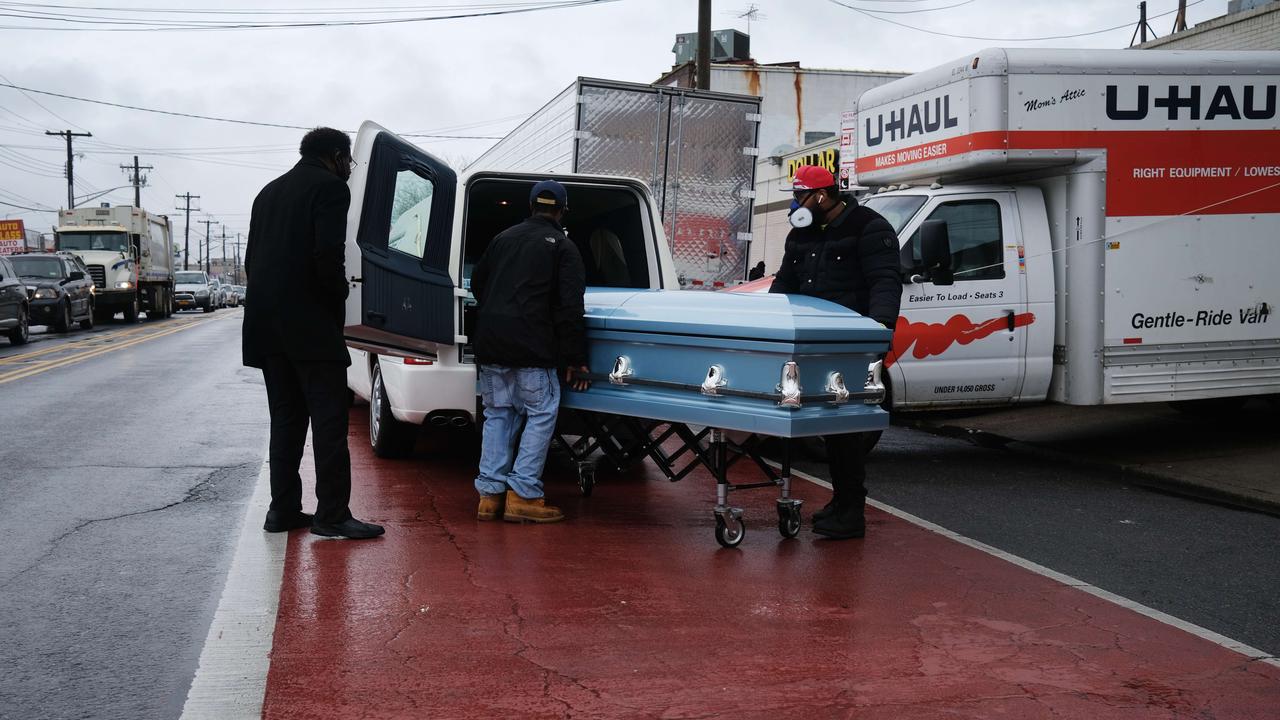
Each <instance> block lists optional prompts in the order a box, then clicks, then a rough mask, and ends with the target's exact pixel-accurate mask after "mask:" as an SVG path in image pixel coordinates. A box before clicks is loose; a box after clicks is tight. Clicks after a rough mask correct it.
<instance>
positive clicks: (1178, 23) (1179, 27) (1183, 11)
mask: <svg viewBox="0 0 1280 720" xmlns="http://www.w3.org/2000/svg"><path fill="white" fill-rule="evenodd" d="M1186 29H1187V0H1178V14H1177V15H1174V16H1173V31H1174V32H1176V33H1178V32H1182V31H1183V30H1186Z"/></svg>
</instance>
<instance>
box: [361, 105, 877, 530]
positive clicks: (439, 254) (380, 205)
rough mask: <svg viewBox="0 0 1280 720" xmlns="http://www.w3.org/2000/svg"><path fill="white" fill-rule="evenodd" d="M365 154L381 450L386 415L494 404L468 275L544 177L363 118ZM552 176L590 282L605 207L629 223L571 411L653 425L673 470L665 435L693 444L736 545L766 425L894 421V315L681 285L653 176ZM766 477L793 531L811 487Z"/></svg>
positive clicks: (651, 447)
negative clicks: (729, 474)
mask: <svg viewBox="0 0 1280 720" xmlns="http://www.w3.org/2000/svg"><path fill="white" fill-rule="evenodd" d="M354 155H355V159H356V162H357V165H356V172H355V174H353V176H352V179H351V185H352V204H351V211H350V215H349V216H348V230H347V233H348V237H347V271H348V274H349V275H350V278H349V279H350V286H351V290H350V295H349V297H348V300H347V307H346V324H345V335H346V339H347V345H348V348H349V351H350V354H351V356H352V367H351V369H350V371H349V373H348V383H349V385H350V387H351V388H352V390H353V391H354V392H355V393H356V394H357V395H359V396H361V397H365V398H367V399H369V401H370V438H371V441H372V442H373V443H374V447H375V449H376V448H377V447H378V443H379V440H378V437H379V436H378V433H380V432H385V431H386V429H387V428H386V427H375V426H377V425H379V424H382V423H387V422H389V421H396V422H399V423H400V424H401V425H405V424H407V423H406V422H405V420H406V419H408V420H409V421H410V422H412V421H413V420H415V419H416V420H418V421H419V422H420V421H421V420H420V419H421V418H431V417H448V418H465V419H466V420H470V419H471V417H472V413H476V415H478V413H477V411H476V372H475V362H474V359H473V358H472V357H471V355H470V345H469V341H468V338H467V336H466V334H465V332H466V329H467V328H468V327H469V325H470V323H471V322H472V313H473V310H472V306H471V299H470V297H469V293H468V292H467V289H466V288H467V287H468V286H469V279H470V271H471V267H472V266H473V264H474V261H475V260H476V259H478V257H479V256H480V254H481V253H482V252H483V248H484V247H485V245H486V244H487V242H488V241H489V240H490V239H492V237H493V236H494V235H496V234H497V232H498V231H500V230H501V229H504V228H505V227H507V226H508V225H510V224H512V223H513V222H514V221H515V220H518V219H520V218H522V217H524V216H525V215H526V214H527V207H528V193H529V190H530V188H531V187H532V185H533V184H534V183H535V182H536V181H537V180H540V179H542V178H543V177H544V176H540V175H526V174H519V173H510V174H504V173H498V172H494V171H485V172H481V173H476V174H473V175H471V176H468V177H467V178H465V179H464V180H463V182H461V183H459V182H458V180H457V178H456V176H455V175H454V174H453V172H452V171H451V170H450V169H449V168H448V167H447V166H445V165H444V164H443V163H440V162H439V161H438V160H436V159H435V158H433V157H431V156H430V155H429V154H427V153H425V152H423V151H421V150H419V149H417V148H414V147H413V146H412V145H410V144H408V143H407V142H405V141H403V140H401V139H399V138H397V137H396V136H394V135H393V134H391V133H389V132H387V131H386V130H383V129H382V128H379V127H377V126H376V125H372V124H371V123H366V124H365V126H363V127H362V128H361V131H360V134H359V135H358V136H357V139H356V143H355V146H354ZM552 177H554V178H555V179H557V180H560V181H561V182H562V183H564V184H565V185H566V186H567V187H568V190H569V197H570V205H571V207H572V208H573V212H572V213H571V214H570V216H568V217H567V224H568V229H569V231H570V235H569V237H570V239H571V240H574V241H575V242H576V243H577V244H578V246H579V249H580V250H581V251H582V252H583V255H584V261H585V263H586V265H587V268H588V271H587V277H588V284H589V285H591V283H592V277H593V276H592V257H591V245H590V243H588V242H584V239H585V238H586V237H588V236H589V235H590V233H589V232H588V231H589V230H590V229H591V228H592V227H594V226H595V223H597V222H606V221H607V222H608V223H609V227H610V228H611V229H612V230H613V232H614V233H616V235H617V242H618V243H619V245H620V246H621V255H622V256H623V257H624V258H625V259H626V264H627V271H628V274H627V277H626V278H625V283H623V284H624V285H625V287H614V288H607V287H599V286H593V287H589V288H588V291H587V295H586V308H587V310H586V325H587V338H588V351H589V356H590V360H589V368H590V371H591V375H592V379H593V384H592V386H591V388H590V389H588V390H586V391H584V392H578V391H573V390H568V389H566V390H565V392H564V393H563V401H562V404H563V405H564V407H565V408H566V413H575V414H579V415H581V416H585V417H587V418H588V419H589V420H590V422H591V423H592V424H593V426H594V427H597V428H599V427H600V426H601V424H602V423H604V422H606V421H608V422H613V421H616V420H618V419H622V420H625V421H626V423H627V425H628V427H629V428H631V430H633V431H634V430H636V429H637V428H639V429H640V434H641V435H643V438H641V439H640V444H639V445H634V444H633V445H632V447H631V448H630V450H632V451H633V457H636V458H639V457H648V458H651V459H654V460H655V461H656V462H659V464H660V466H661V467H662V468H663V469H664V471H666V472H668V475H669V476H670V475H672V472H671V467H670V463H671V461H672V460H674V456H668V455H666V451H665V450H664V449H663V447H662V445H663V443H664V442H666V441H668V440H670V439H672V438H675V439H676V440H678V441H681V442H683V443H684V445H683V447H682V449H681V451H680V453H677V455H679V454H681V453H684V454H687V455H688V456H689V457H692V458H694V459H695V460H696V461H697V462H698V463H700V464H701V465H703V466H706V467H707V468H708V469H709V470H711V472H712V474H713V475H714V476H715V477H716V481H717V501H716V507H715V520H716V526H717V527H716V538H717V540H719V541H720V542H721V544H724V545H730V546H732V545H736V544H738V543H739V542H741V540H742V537H743V534H744V527H745V526H744V525H743V524H742V521H741V520H742V519H741V515H742V512H741V510H739V509H737V508H734V507H731V506H729V504H728V493H729V491H730V490H731V489H741V488H743V487H745V486H732V485H730V484H729V483H728V482H727V480H726V477H725V471H726V470H727V467H728V465H729V464H731V463H732V460H731V459H729V458H728V456H729V455H730V454H734V456H735V457H737V458H741V457H744V456H750V457H752V459H754V460H755V461H756V462H757V464H758V465H760V466H761V467H762V469H764V468H766V467H768V465H767V464H765V463H764V462H763V461H762V460H761V459H760V457H759V455H758V454H757V453H754V452H753V451H751V450H750V448H751V443H750V442H749V439H750V438H751V437H754V436H775V437H781V438H791V437H798V436H812V435H825V434H836V433H850V432H861V431H872V430H882V429H884V428H885V427H886V426H887V425H888V414H887V413H886V412H884V411H883V410H882V409H881V408H880V407H879V406H878V405H877V403H878V402H879V401H880V400H882V399H883V387H882V386H880V384H879V363H878V361H877V358H878V357H880V356H881V355H882V354H883V353H884V352H885V351H886V350H887V348H888V342H889V331H888V330H886V329H884V328H882V327H880V326H879V325H878V324H876V323H875V322H874V321H871V320H868V319H866V318H862V317H861V316H859V315H857V314H856V313H853V312H851V311H849V310H847V309H846V308H843V307H841V306H839V305H836V304H833V303H829V302H826V301H823V300H819V299H816V298H809V297H802V296H784V295H764V296H753V295H746V294H732V295H731V294H724V293H697V292H687V291H679V290H673V289H671V288H674V287H678V285H677V283H676V282H675V281H674V271H673V269H672V262H671V255H670V250H669V248H668V247H667V245H666V242H665V237H664V236H663V234H662V225H661V221H660V218H661V215H660V213H659V212H658V210H657V208H656V206H655V204H654V202H653V200H652V199H651V198H650V197H649V195H648V191H647V188H646V186H645V185H644V184H643V183H642V182H639V181H636V180H632V179H625V178H608V177H599V176H583V175H554V176H552ZM575 223H577V224H576V225H575ZM406 406H408V409H407V410H406ZM397 407H398V408H399V415H397V412H396V408H397ZM726 431H733V432H737V433H742V437H743V438H746V439H745V440H744V442H745V443H746V444H745V445H744V444H743V443H736V444H734V445H733V447H732V448H731V447H729V446H730V443H729V442H728V440H727V439H726V437H725V432H726ZM628 437H630V438H631V439H632V440H635V439H636V438H637V434H636V433H635V432H632V433H629V435H628ZM596 439H606V438H596ZM668 444H669V443H668ZM744 448H745V450H744ZM689 467H691V466H686V469H685V470H683V471H678V472H677V474H679V476H680V477H683V476H684V475H685V474H687V472H688V469H689ZM673 479H678V478H673ZM756 486H771V487H781V489H782V498H780V500H779V506H778V507H779V520H780V522H779V529H780V531H781V532H782V534H783V535H784V536H787V537H792V536H794V535H795V534H796V533H797V532H798V531H799V523H800V514H799V501H798V500H793V499H791V498H790V497H789V472H788V471H787V468H786V467H785V466H784V468H783V471H782V473H781V474H780V475H777V474H771V476H770V480H769V482H767V483H759V484H757V485H756ZM583 490H584V492H589V487H584V488H583Z"/></svg>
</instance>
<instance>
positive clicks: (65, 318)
mask: <svg viewBox="0 0 1280 720" xmlns="http://www.w3.org/2000/svg"><path fill="white" fill-rule="evenodd" d="M53 330H54V332H60V333H64V332H70V331H71V303H70V302H69V301H68V302H65V303H62V312H61V314H59V316H58V319H57V320H54V321H53Z"/></svg>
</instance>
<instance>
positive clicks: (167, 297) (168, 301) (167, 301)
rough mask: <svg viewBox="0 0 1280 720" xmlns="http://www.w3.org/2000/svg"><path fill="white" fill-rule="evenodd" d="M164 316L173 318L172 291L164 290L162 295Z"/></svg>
mask: <svg viewBox="0 0 1280 720" xmlns="http://www.w3.org/2000/svg"><path fill="white" fill-rule="evenodd" d="M164 316H165V317H167V318H171V317H173V291H172V290H166V291H165V293H164Z"/></svg>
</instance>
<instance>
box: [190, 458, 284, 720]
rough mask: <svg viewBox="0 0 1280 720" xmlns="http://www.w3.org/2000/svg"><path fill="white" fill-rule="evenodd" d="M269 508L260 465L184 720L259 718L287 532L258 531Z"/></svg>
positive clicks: (267, 475) (266, 478)
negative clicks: (255, 484) (256, 482)
mask: <svg viewBox="0 0 1280 720" xmlns="http://www.w3.org/2000/svg"><path fill="white" fill-rule="evenodd" d="M263 454H264V455H265V454H266V453H265V452H264V453H263ZM270 505H271V479H270V471H269V468H268V465H267V463H266V461H264V462H263V463H262V470H261V471H259V473H258V484H257V486H256V487H255V488H254V491H253V497H252V498H251V499H250V500H249V506H248V507H247V508H245V513H244V520H243V521H242V522H241V525H240V538H239V540H238V541H237V542H236V551H235V556H234V557H233V558H232V560H231V569H230V571H229V572H228V573H227V584H226V586H225V587H223V589H222V598H221V599H220V600H219V601H218V610H217V611H216V612H215V613H214V615H213V624H212V625H210V626H209V635H208V637H207V638H206V639H205V641H204V650H202V651H201V653H200V667H199V668H198V669H197V670H196V674H195V679H194V680H192V682H191V690H190V691H189V692H188V693H187V702H186V704H185V705H184V706H183V708H182V717H183V719H184V720H206V719H207V720H238V719H239V718H244V719H245V720H250V719H251V718H252V719H253V720H257V719H258V718H261V717H262V703H263V700H264V698H265V695H266V691H267V670H268V668H269V667H270V665H271V657H270V656H271V640H272V636H273V635H274V634H275V629H276V611H277V610H278V609H279V605H280V585H281V583H282V582H283V579H284V556H285V552H286V550H287V549H288V538H287V537H286V535H287V533H268V532H264V531H263V530H262V520H263V518H264V517H266V515H267V508H268V507H270Z"/></svg>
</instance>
